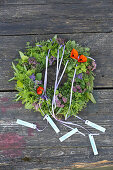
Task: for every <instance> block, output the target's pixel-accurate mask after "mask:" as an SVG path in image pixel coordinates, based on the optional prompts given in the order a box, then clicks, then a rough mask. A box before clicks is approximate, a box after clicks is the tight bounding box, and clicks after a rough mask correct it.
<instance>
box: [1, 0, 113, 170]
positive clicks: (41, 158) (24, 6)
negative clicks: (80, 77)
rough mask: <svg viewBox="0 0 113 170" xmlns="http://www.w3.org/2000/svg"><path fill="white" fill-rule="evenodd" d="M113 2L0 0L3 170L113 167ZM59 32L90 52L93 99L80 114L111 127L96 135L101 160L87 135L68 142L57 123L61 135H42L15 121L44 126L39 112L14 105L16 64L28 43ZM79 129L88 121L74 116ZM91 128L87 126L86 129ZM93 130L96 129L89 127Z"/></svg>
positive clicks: (110, 0) (44, 133)
mask: <svg viewBox="0 0 113 170" xmlns="http://www.w3.org/2000/svg"><path fill="white" fill-rule="evenodd" d="M112 30H113V1H112V0H107V1H106V0H100V1H98V0H94V1H90V0H85V1H84V0H81V1H77V0H70V1H67V0H55V1H53V0H38V1H37V0H1V1H0V73H1V74H0V154H1V157H0V169H1V170H4V169H7V170H10V169H11V170H12V169H15V170H16V169H17V170H24V169H25V170H28V169H30V170H31V169H72V168H75V167H77V168H81V167H84V168H87V167H101V166H108V165H110V166H112V165H113V134H112V131H113V126H112V121H113V114H112V110H113V32H112ZM55 34H58V36H59V37H61V38H65V39H66V40H69V39H71V40H76V41H77V42H78V43H79V44H81V45H83V46H88V47H90V48H91V56H92V57H94V58H95V59H96V63H97V70H96V72H95V73H96V77H95V86H94V97H95V98H96V101H97V103H96V104H95V105H94V104H92V103H91V102H89V103H88V107H87V108H86V109H84V110H83V111H82V112H81V113H80V116H81V117H82V118H84V119H89V120H91V121H93V122H95V123H97V124H100V125H102V126H103V127H105V128H106V129H107V131H106V133H105V134H102V133H100V135H99V136H95V140H96V144H97V148H98V151H99V155H98V156H94V155H93V152H92V149H91V145H90V143H89V140H88V137H87V136H86V137H82V136H80V135H74V136H72V137H71V138H69V139H68V140H66V141H65V142H63V143H60V142H59V140H58V138H59V137H60V136H62V135H63V134H65V133H66V132H67V130H68V129H67V128H64V127H62V126H61V125H60V124H59V123H58V122H56V124H57V125H58V126H59V128H60V129H62V130H61V133H60V136H59V135H56V134H55V132H54V131H53V130H52V129H51V127H50V126H49V125H48V128H46V130H45V131H44V132H42V133H39V132H37V131H35V130H32V129H29V128H25V127H23V126H19V125H17V124H16V119H17V118H19V119H22V120H26V121H28V122H32V123H36V124H37V126H38V127H40V128H43V127H44V126H45V121H43V119H42V117H41V115H40V113H38V112H33V111H28V110H25V109H24V106H23V105H22V104H21V102H17V103H16V102H14V98H15V94H16V92H15V82H8V79H10V78H11V77H12V76H13V72H12V69H11V62H12V61H13V60H14V59H15V58H17V57H18V56H19V55H18V51H19V50H22V51H24V50H25V46H26V42H27V41H30V42H31V44H33V43H34V42H35V41H36V40H43V39H44V40H46V39H48V38H51V37H53V36H54V35H55ZM69 120H70V121H72V122H77V123H78V124H80V125H83V123H82V122H81V121H79V120H76V119H75V118H73V117H71V118H69ZM85 127H86V126H85ZM89 130H91V131H92V132H94V133H96V132H97V131H96V130H94V129H92V128H89Z"/></svg>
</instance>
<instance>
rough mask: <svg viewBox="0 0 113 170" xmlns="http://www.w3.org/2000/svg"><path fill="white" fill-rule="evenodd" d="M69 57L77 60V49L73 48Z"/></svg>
mask: <svg viewBox="0 0 113 170" xmlns="http://www.w3.org/2000/svg"><path fill="white" fill-rule="evenodd" d="M70 57H71V58H73V59H77V60H78V51H77V50H75V49H74V48H73V49H72V51H71V55H70Z"/></svg>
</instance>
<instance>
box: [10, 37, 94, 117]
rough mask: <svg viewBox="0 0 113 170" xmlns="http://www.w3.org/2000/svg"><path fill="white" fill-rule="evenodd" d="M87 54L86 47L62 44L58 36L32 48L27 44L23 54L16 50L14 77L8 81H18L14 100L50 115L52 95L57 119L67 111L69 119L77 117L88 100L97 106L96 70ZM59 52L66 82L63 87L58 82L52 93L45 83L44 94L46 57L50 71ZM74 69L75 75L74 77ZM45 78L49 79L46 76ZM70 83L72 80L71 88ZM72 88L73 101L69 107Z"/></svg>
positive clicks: (51, 87)
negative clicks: (18, 55) (17, 54)
mask: <svg viewBox="0 0 113 170" xmlns="http://www.w3.org/2000/svg"><path fill="white" fill-rule="evenodd" d="M64 47H65V48H64ZM48 51H49V52H48ZM89 51H90V49H89V48H87V47H82V46H80V45H79V44H77V43H76V42H75V41H71V40H69V41H67V42H65V41H64V40H62V39H60V38H57V36H55V37H53V38H52V39H50V40H47V41H40V42H36V44H35V46H31V45H30V43H29V42H27V49H26V52H25V53H22V52H21V51H19V54H20V59H16V61H17V63H16V64H14V63H12V68H13V69H14V77H13V78H12V79H10V81H11V80H16V81H17V83H16V90H17V91H18V94H17V95H16V101H18V100H22V104H25V108H26V109H34V110H35V111H39V112H41V114H42V115H43V116H44V113H48V114H51V113H50V112H51V111H52V100H53V96H54V92H55V109H54V113H55V115H56V116H59V115H60V116H64V117H65V116H66V115H67V111H69V112H68V116H71V115H74V116H76V114H77V113H78V112H79V111H81V110H82V109H83V108H84V107H86V104H87V102H88V101H89V100H91V101H92V102H93V103H96V101H95V99H94V97H93V95H92V90H93V80H94V73H93V71H94V70H95V69H96V63H95V60H94V59H92V58H91V57H89V55H90V52H89ZM58 52H59V62H60V61H61V60H62V64H61V65H62V66H63V68H64V67H65V66H66V64H67V67H66V69H65V74H64V77H66V80H65V81H64V83H63V84H61V82H60V83H59V84H60V86H59V87H58V88H57V89H56V90H54V86H53V85H51V86H48V83H49V82H48V81H47V89H46V93H45V91H44V83H43V79H44V78H43V77H44V76H43V70H45V68H46V64H47V61H46V56H47V55H48V69H49V68H52V67H53V66H56V65H57V59H58ZM63 53H64V55H63ZM86 56H87V57H86ZM62 57H63V58H62ZM67 60H68V63H67ZM75 69H76V74H75V77H73V75H74V71H75ZM55 71H56V70H55ZM56 74H57V72H56ZM48 77H51V76H49V75H48ZM73 78H74V79H73ZM72 80H74V81H73V85H72ZM71 89H72V94H71V95H72V96H71V97H72V100H71V104H70V93H71Z"/></svg>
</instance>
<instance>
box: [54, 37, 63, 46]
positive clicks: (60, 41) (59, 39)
mask: <svg viewBox="0 0 113 170" xmlns="http://www.w3.org/2000/svg"><path fill="white" fill-rule="evenodd" d="M56 41H57V43H58V44H60V45H64V42H65V40H64V39H62V38H57V39H56Z"/></svg>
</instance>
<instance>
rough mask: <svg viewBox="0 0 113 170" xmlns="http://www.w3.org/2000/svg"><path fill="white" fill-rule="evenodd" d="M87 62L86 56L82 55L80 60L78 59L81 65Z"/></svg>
mask: <svg viewBox="0 0 113 170" xmlns="http://www.w3.org/2000/svg"><path fill="white" fill-rule="evenodd" d="M86 61H87V57H86V56H84V55H80V57H79V59H78V62H81V63H84V62H86Z"/></svg>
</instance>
